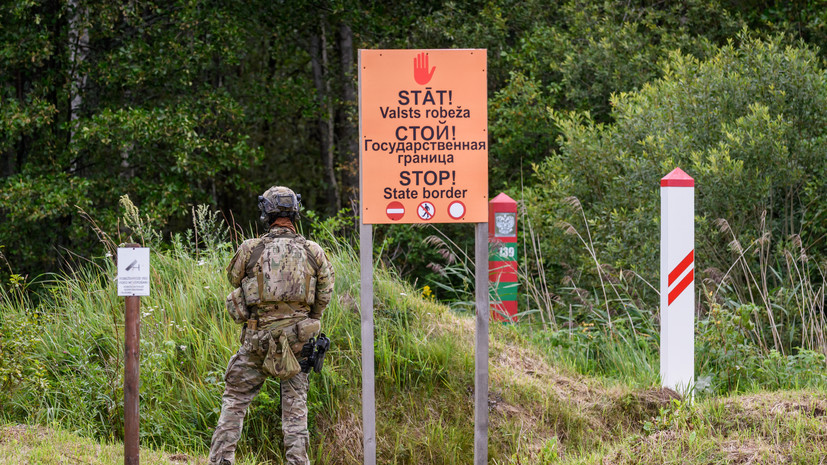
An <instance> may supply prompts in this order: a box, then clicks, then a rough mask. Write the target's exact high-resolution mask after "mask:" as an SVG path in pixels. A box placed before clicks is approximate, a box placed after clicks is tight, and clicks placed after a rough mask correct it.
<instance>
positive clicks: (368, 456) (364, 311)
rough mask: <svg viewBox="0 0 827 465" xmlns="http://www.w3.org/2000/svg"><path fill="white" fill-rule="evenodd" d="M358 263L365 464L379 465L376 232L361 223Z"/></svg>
mask: <svg viewBox="0 0 827 465" xmlns="http://www.w3.org/2000/svg"><path fill="white" fill-rule="evenodd" d="M359 261H360V263H361V265H360V266H361V270H362V273H361V274H362V284H361V288H360V289H361V290H360V301H361V316H362V434H363V442H364V454H365V457H364V459H365V460H364V463H365V465H376V391H375V389H374V381H375V379H374V377H375V374H374V366H373V229H372V227H371V225H369V224H364V223H362V222H361V220H360V225H359Z"/></svg>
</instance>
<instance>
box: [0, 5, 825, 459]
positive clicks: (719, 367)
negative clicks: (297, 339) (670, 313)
mask: <svg viewBox="0 0 827 465" xmlns="http://www.w3.org/2000/svg"><path fill="white" fill-rule="evenodd" d="M453 47H457V48H485V49H487V50H488V64H489V67H488V80H489V82H488V91H489V95H488V97H489V103H488V105H489V133H490V140H489V147H490V151H489V157H490V159H489V167H490V192H489V195H492V196H493V195H496V194H497V193H499V192H501V191H502V192H506V193H507V194H509V195H510V196H511V197H513V198H515V199H517V201H518V204H519V219H518V222H519V227H520V231H521V233H520V234H521V235H520V243H519V247H520V249H519V250H520V286H521V288H520V289H521V291H520V296H519V298H520V305H521V307H520V310H521V321H522V322H524V323H525V324H523V323H521V324H520V325H504V326H501V325H493V326H492V329H491V331H492V335H493V337H492V348H491V353H492V359H491V360H492V361H491V373H492V377H491V389H492V390H491V392H492V396H493V397H492V398H491V399H490V400H489V404H490V406H491V411H492V417H491V418H492V423H491V434H492V436H491V441H490V443H491V449H490V451H491V457H493V458H494V460H495V463H534V462H532V461H535V462H536V463H552V462H554V461H556V460H557V459H558V458H561V457H562V458H564V459H567V460H571V461H572V463H580V462H579V460H580V458H582V457H581V455H582V456H583V457H585V456H590V457H593V458H594V457H597V458H594V461H595V463H597V462H598V461H601V460H602V458H601V457H602V456H592V455H590V454H595V453H596V454H598V455H599V454H604V453H605V454H615V455H617V457H620V458H618V459H617V460H614V461H612V460H609V463H640V461H639V460H640V457H641V456H642V455H645V456H646V457H649V458H650V460H651V462H649V463H665V462H668V461H670V460H672V461H683V460H684V458H685V457H687V454H686V450H687V448H689V450H691V451H693V452H692V454H693V455H692V456H693V457H694V459H693V460H696V462H693V463H722V462H728V463H731V462H732V461H733V460H735V459H734V458H733V457H734V456H733V454H735V455H738V454H741V455H738V457H741V458H744V457H746V458H748V459H749V460H752V459H751V458H750V457H758V456H760V455H761V454H764V455H763V456H764V457H765V458H766V459H767V462H768V463H781V462H785V463H814V461H817V460H820V459H821V458H822V457H823V456H824V454H825V453H827V452H825V451H827V443H824V441H823V433H822V431H823V428H824V424H823V422H824V421H825V419H827V416H825V415H824V412H825V409H827V404H825V403H824V402H823V398H824V396H823V392H824V389H825V388H827V363H826V362H825V354H827V317H825V313H824V310H825V289H827V278H826V277H825V276H826V274H825V270H826V269H827V161H826V160H827V159H826V158H825V154H827V73H826V72H825V66H826V65H827V62H825V57H827V55H826V54H827V1H822V0H818V1H791V2H786V1H761V0H685V1H680V2H669V1H654V0H650V1H637V0H628V1H616V2H613V1H595V0H568V1H559V2H548V1H539V0H525V1H515V0H488V1H405V0H401V1H397V2H359V1H350V0H341V1H307V2H287V1H274V0H269V1H258V0H250V1H234V0H225V1H208V0H202V1H197V0H189V1H187V0H181V1H168V2H152V1H143V0H134V1H126V2H108V1H103V0H89V1H86V0H42V1H39V0H2V1H0V355H2V356H0V420H2V421H6V422H14V423H16V422H34V423H39V424H47V425H50V424H58V425H59V426H60V427H61V428H67V429H69V430H70V431H79V432H82V433H83V434H84V435H86V436H91V437H93V438H96V439H100V440H106V441H113V440H117V439H119V438H121V437H122V425H121V419H122V409H121V405H122V402H121V400H122V395H123V392H122V389H121V387H120V386H122V382H121V381H122V380H121V378H120V377H121V376H122V373H123V370H122V364H121V359H120V355H119V354H120V353H121V352H122V341H121V339H120V337H121V336H120V331H121V328H122V326H121V325H122V311H121V301H120V300H119V299H118V298H117V296H115V295H114V294H115V293H114V290H113V286H112V274H113V273H114V271H113V269H112V263H111V260H109V259H108V258H107V257H106V254H107V253H110V254H111V252H112V251H113V247H114V246H115V245H117V244H118V243H120V242H126V241H131V240H137V241H139V242H142V243H144V244H145V245H148V246H150V247H152V248H153V250H154V251H155V252H156V253H155V255H154V259H153V260H155V261H154V262H153V263H154V264H153V272H154V273H155V274H154V275H153V279H157V282H156V285H155V287H154V288H153V289H154V290H153V292H154V295H153V296H151V297H150V298H148V299H146V300H145V306H146V308H145V312H144V315H143V316H142V318H143V324H144V325H145V328H146V331H145V332H142V335H143V338H142V341H141V344H142V349H141V350H142V354H144V356H143V358H142V360H143V361H144V363H145V364H148V365H146V368H147V369H145V370H144V369H142V389H143V388H145V389H146V391H145V392H144V393H143V394H142V395H143V396H144V400H145V401H147V402H148V405H149V406H150V408H148V409H144V410H143V412H144V413H142V415H145V416H146V415H148V416H147V417H145V418H144V420H142V423H141V424H142V432H141V435H142V440H144V441H145V444H147V443H148V444H150V445H152V446H154V447H160V448H167V447H172V448H178V450H183V451H187V452H188V453H192V454H203V453H204V451H205V449H206V447H207V445H208V444H209V437H210V434H209V431H210V430H209V428H211V427H212V426H214V424H215V422H216V420H217V412H218V403H219V399H220V393H221V384H222V383H221V381H220V378H221V374H222V373H223V369H224V366H225V364H226V360H227V359H228V358H229V356H230V354H231V353H232V351H234V350H235V345H236V338H237V329H236V328H235V327H234V325H232V323H231V322H230V320H229V318H228V317H227V316H226V315H225V314H224V312H223V308H222V300H223V296H224V295H226V293H227V292H229V289H228V284H227V283H226V282H225V280H224V279H223V277H222V276H221V273H220V270H221V269H222V268H223V266H224V265H225V264H226V262H227V260H228V259H229V256H230V255H231V254H232V252H233V250H234V248H235V247H234V246H235V245H236V244H237V243H238V241H239V240H240V239H243V238H244V237H249V236H251V235H253V234H255V233H256V232H257V231H260V228H261V225H259V224H256V218H257V217H258V212H257V209H256V197H257V195H259V194H260V193H261V192H262V191H263V190H264V189H266V188H267V187H269V186H271V185H273V184H283V185H288V186H290V187H292V188H293V189H295V190H296V191H297V192H298V193H300V194H302V198H303V202H304V207H305V210H304V212H303V215H304V218H303V219H302V222H301V223H302V226H301V227H302V228H303V229H304V231H305V232H306V233H308V234H309V235H310V236H311V237H313V238H314V239H316V240H319V241H320V242H322V243H323V244H324V245H325V247H326V248H327V249H328V250H329V251H330V252H331V258H332V259H333V260H334V263H335V264H336V266H337V274H338V279H337V298H336V299H335V301H334V302H333V303H332V304H331V307H330V309H329V310H328V312H327V313H326V316H325V318H326V320H325V321H326V323H325V324H326V325H327V328H328V331H329V334H330V335H331V338H332V339H333V340H335V341H337V342H336V345H335V347H334V348H333V349H332V350H333V351H332V353H331V363H330V365H329V366H326V368H325V370H324V371H323V373H322V374H321V375H320V376H319V377H314V378H313V381H312V382H313V383H314V389H312V390H311V401H310V404H311V418H312V420H311V422H312V423H311V434H312V444H313V447H314V448H315V452H314V453H315V454H316V457H319V458H320V459H319V463H360V459H359V457H358V454H357V453H356V452H355V451H358V450H360V444H361V443H360V438H359V437H358V435H357V434H355V433H354V431H358V429H359V423H358V418H357V417H358V415H356V414H355V413H354V412H357V411H358V404H359V402H360V399H359V396H358V393H359V389H358V388H357V386H358V384H359V380H360V373H361V371H360V370H361V367H360V366H359V363H358V361H359V356H358V354H359V352H360V340H359V334H360V332H359V330H358V317H355V316H354V315H355V313H357V312H358V309H357V308H356V304H355V302H357V301H358V297H356V296H357V295H358V282H359V279H358V273H357V270H358V266H357V265H356V263H357V262H356V255H355V253H354V250H353V249H354V247H355V245H356V239H357V237H356V229H357V228H355V225H356V224H358V218H357V217H355V216H354V215H355V214H354V212H356V211H358V209H357V208H356V207H355V200H356V199H357V197H358V192H357V190H356V188H357V186H358V164H357V162H358V144H357V137H358V130H357V128H358V126H357V100H356V99H357V81H356V76H355V72H354V71H355V60H356V54H357V51H358V49H360V48H453ZM676 166H680V167H681V168H682V169H683V170H685V171H686V172H687V173H689V174H690V175H691V176H693V177H694V178H695V181H696V210H695V211H696V218H695V220H696V225H697V227H696V236H695V237H696V264H695V276H696V293H697V295H696V302H697V309H696V316H697V320H696V321H697V325H696V380H697V385H696V386H695V390H696V394H697V399H698V400H699V403H698V404H697V408H696V407H692V406H690V405H689V404H688V403H686V402H681V401H680V400H678V399H676V398H670V397H669V396H667V397H663V392H661V391H658V390H656V389H655V387H656V386H659V379H658V345H659V330H658V328H659V322H658V314H659V313H658V302H659V299H658V292H657V283H658V276H657V273H658V270H659V266H658V260H659V256H658V255H659V254H658V250H659V249H658V243H659V231H660V228H659V223H658V222H659V218H658V216H659V215H658V213H659V202H660V200H659V189H658V186H659V184H658V181H659V179H660V178H661V177H663V176H664V175H665V174H667V173H668V172H670V171H671V170H672V169H673V168H674V167H676ZM375 234H376V237H375V247H376V250H375V256H376V257H377V261H378V262H379V265H378V266H377V276H378V281H377V283H378V284H377V304H376V317H377V328H382V330H381V331H377V342H376V354H377V377H378V378H379V380H380V382H379V383H378V384H377V386H380V389H379V392H378V398H379V399H380V401H381V404H382V405H384V406H386V407H385V408H383V409H382V410H381V411H380V415H383V416H382V417H381V418H380V419H379V422H378V424H379V428H380V435H379V436H380V438H383V439H382V441H380V443H379V446H380V454H381V457H383V463H426V462H428V463H464V462H467V461H468V458H469V457H470V455H471V454H472V451H473V438H472V437H471V436H469V432H470V428H468V418H470V416H471V412H472V410H471V407H472V402H471V401H470V400H469V399H470V398H469V397H468V395H467V394H468V393H469V392H470V391H469V389H471V388H470V387H469V386H473V381H472V379H471V376H470V375H469V374H470V373H473V368H472V367H473V357H472V356H471V350H470V347H471V346H472V344H471V343H470V342H468V343H464V342H463V341H470V336H471V332H472V330H469V328H470V326H472V325H470V326H469V323H468V322H469V318H467V315H464V314H463V312H465V311H466V310H467V309H468V308H469V300H472V299H473V297H472V296H473V269H472V262H473V260H470V259H469V256H468V254H467V251H468V250H471V247H472V239H471V238H472V237H473V234H472V233H471V229H470V227H469V226H467V225H459V226H456V225H454V226H448V225H442V226H439V227H438V228H434V227H430V226H429V227H425V228H421V227H411V226H407V225H394V226H380V227H377V228H375ZM399 276H401V277H402V278H404V280H406V281H407V283H404V282H400V281H399V280H398V279H397V277H399ZM156 291H157V292H156ZM435 300H439V301H441V302H443V303H448V304H450V305H451V307H452V308H453V310H454V311H450V310H448V309H447V308H445V307H444V306H441V305H438V304H437V302H435ZM567 370H570V371H567ZM572 373H576V375H574V374H572ZM581 376H591V377H593V378H588V379H586V378H581ZM598 378H599V380H598ZM606 379H608V380H609V382H607V383H608V384H607V383H604V380H606ZM613 383H618V384H613ZM170 386H186V389H170V388H169V387H170ZM618 386H620V387H618ZM788 389H808V391H805V392H803V394H802V393H798V392H796V393H792V394H790V393H786V392H780V393H779V392H777V391H778V390H788ZM753 391H754V392H757V394H755V395H752V394H747V395H743V396H742V397H731V398H727V397H726V396H729V395H732V396H736V395H738V394H739V393H743V392H750V393H753ZM653 393H654V394H653ZM277 398H278V385H277V384H276V383H272V384H268V385H267V386H265V389H264V391H263V394H262V395H261V396H259V398H258V399H257V400H256V402H255V403H254V404H253V407H252V410H253V415H251V421H250V422H249V424H248V428H249V429H250V430H251V431H252V434H247V435H245V439H244V440H243V441H242V451H243V454H244V457H245V460H248V461H249V462H250V463H252V462H253V461H256V460H257V459H256V457H258V458H261V459H267V460H274V461H276V463H278V460H280V459H279V457H281V455H282V454H281V451H280V447H281V446H280V445H279V444H280V440H279V434H280V433H279V432H278V431H277V429H278V428H277V425H278V402H277ZM802 398H803V399H804V400H802ZM791 399H792V400H791ZM422 402H425V404H424V405H423V404H422ZM733 425H734V426H733ZM13 431H17V430H14V429H13ZM779 432H780V433H779ZM7 433H8V429H7V428H6V429H0V445H3V444H8V442H4V441H5V440H4V438H5V437H6V436H5V435H6V434H7ZM35 436H37V435H35ZM733 443H735V444H737V447H736V446H733ZM12 444H16V443H12ZM618 444H619V445H618ZM664 444H666V445H664ZM669 444H671V445H669ZM9 447H11V446H9ZM733 447H734V448H733ZM598 450H599V451H598ZM641 450H646V451H647V454H641V453H640V451H641ZM343 451H344V452H346V453H341V452H343ZM595 451H598V452H595ZM601 451H602V452H601ZM651 451H655V452H658V453H662V454H663V455H658V453H653V454H648V452H651ZM0 452H2V449H0ZM354 454H356V455H354ZM578 454H581V455H578ZM670 454H671V455H670ZM756 454H757V455H756ZM50 455H52V456H60V455H59V454H53V453H49V452H45V453H44V456H50ZM650 456H651V457H650ZM435 457H436V458H435ZM779 457H781V458H779ZM815 457H818V459H815ZM736 458H737V457H736ZM744 460H745V461H746V460H747V459H744ZM20 463H27V462H25V461H21V462H20ZM113 463H114V462H113ZM159 463H160V462H159ZM600 463H604V462H602V461H601V462H600Z"/></svg>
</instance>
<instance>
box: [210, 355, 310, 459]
mask: <svg viewBox="0 0 827 465" xmlns="http://www.w3.org/2000/svg"><path fill="white" fill-rule="evenodd" d="M263 361H264V357H263V356H262V355H258V354H256V353H253V352H251V351H249V350H247V349H246V348H245V347H244V346H242V347H241V348H240V349H238V353H236V354H235V355H233V357H232V358H231V359H230V363H229V364H228V365H227V373H226V374H225V375H224V381H225V382H226V387H225V389H224V396H223V401H222V404H221V416H220V417H219V418H218V426H216V427H215V432H214V433H213V436H212V444H211V445H210V460H209V463H210V465H213V464H221V462H222V460H225V459H226V460H228V461H229V462H230V463H231V464H233V463H235V448H236V444H237V443H238V440H239V438H240V437H241V428H242V426H243V424H244V415H245V414H246V413H247V407H248V406H249V405H250V402H252V401H253V399H254V398H255V397H256V395H257V394H258V392H259V391H260V390H261V386H262V385H263V384H264V381H265V380H266V379H267V376H268V375H267V373H265V372H264V371H262V369H261V364H262V362H263ZM307 390H308V382H307V373H299V374H297V375H296V376H294V377H292V378H290V379H288V380H283V381H281V428H282V431H284V449H285V451H286V452H287V463H288V464H289V465H309V464H310V460H309V459H308V458H307V447H308V443H309V435H308V432H307Z"/></svg>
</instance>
